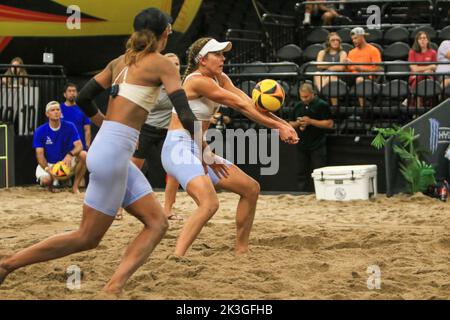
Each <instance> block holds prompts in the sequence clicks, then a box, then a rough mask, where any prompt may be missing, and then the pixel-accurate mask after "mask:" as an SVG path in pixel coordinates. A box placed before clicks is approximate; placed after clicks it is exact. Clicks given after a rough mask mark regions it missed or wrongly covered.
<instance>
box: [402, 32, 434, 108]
mask: <svg viewBox="0 0 450 320" xmlns="http://www.w3.org/2000/svg"><path fill="white" fill-rule="evenodd" d="M408 61H409V62H436V61H437V57H436V51H435V50H433V49H431V47H430V38H429V36H428V34H427V33H426V32H424V31H420V32H418V33H417V35H416V38H415V39H414V44H413V46H412V49H411V50H409V56H408ZM436 68H437V66H436V65H435V64H427V65H423V64H421V65H417V64H412V65H410V69H411V71H412V72H423V73H431V72H434V71H436ZM425 78H427V77H425V76H418V75H411V76H409V86H410V88H411V91H415V90H416V86H417V83H418V82H419V81H422V80H424V79H425ZM428 78H431V79H432V78H433V77H431V76H428ZM417 103H418V105H420V104H421V102H420V101H418V102H417Z"/></svg>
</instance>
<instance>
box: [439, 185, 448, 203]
mask: <svg viewBox="0 0 450 320" xmlns="http://www.w3.org/2000/svg"><path fill="white" fill-rule="evenodd" d="M447 197H448V190H447V188H446V187H445V184H442V186H441V188H440V189H439V199H440V200H441V201H443V202H446V201H447Z"/></svg>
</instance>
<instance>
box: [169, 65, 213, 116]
mask: <svg viewBox="0 0 450 320" xmlns="http://www.w3.org/2000/svg"><path fill="white" fill-rule="evenodd" d="M197 75H200V76H202V74H201V73H200V72H194V73H191V74H190V75H188V76H187V77H186V79H184V82H186V81H187V80H188V79H189V78H190V77H192V76H197ZM214 80H215V81H216V82H218V81H217V79H214ZM188 102H189V106H190V107H191V110H192V112H193V113H194V115H195V117H196V118H197V120H200V121H209V120H210V119H211V117H212V116H213V115H214V114H215V113H216V112H217V110H219V107H220V103H217V102H214V101H212V100H210V99H208V98H205V97H200V98H197V99H193V100H189V101H188ZM172 113H176V111H175V108H173V109H172Z"/></svg>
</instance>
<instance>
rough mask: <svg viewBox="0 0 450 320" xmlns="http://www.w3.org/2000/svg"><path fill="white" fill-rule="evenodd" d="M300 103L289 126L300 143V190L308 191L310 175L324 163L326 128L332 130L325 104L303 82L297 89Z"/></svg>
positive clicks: (327, 107)
mask: <svg viewBox="0 0 450 320" xmlns="http://www.w3.org/2000/svg"><path fill="white" fill-rule="evenodd" d="M299 96H300V100H301V102H299V103H297V104H296V105H295V107H294V115H293V119H292V120H293V121H289V123H290V124H291V126H292V127H293V128H294V129H296V130H297V133H298V137H299V138H300V142H299V143H298V144H297V147H298V156H299V159H298V161H299V180H300V181H299V188H300V191H312V190H314V189H313V187H312V182H313V181H312V179H311V173H312V172H313V170H314V169H316V168H321V167H324V166H326V164H327V145H326V135H325V134H326V129H332V128H333V120H332V119H330V107H329V105H328V103H326V102H325V101H323V100H322V99H320V98H319V97H316V95H315V94H314V90H313V87H312V85H311V84H309V83H305V84H303V85H302V86H301V87H300V89H299Z"/></svg>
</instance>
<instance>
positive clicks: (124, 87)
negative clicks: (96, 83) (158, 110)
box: [113, 67, 161, 112]
mask: <svg viewBox="0 0 450 320" xmlns="http://www.w3.org/2000/svg"><path fill="white" fill-rule="evenodd" d="M123 72H125V73H124V75H123V82H122V83H120V84H119V92H118V94H117V95H119V96H122V97H124V98H126V99H128V100H130V101H132V102H134V103H136V104H137V105H138V106H140V107H141V108H144V109H145V110H146V111H148V112H150V111H151V110H152V109H153V107H154V106H155V104H156V100H157V99H158V96H159V92H160V90H161V86H158V87H148V86H141V85H137V84H131V83H126V80H127V73H128V67H125V68H123V69H122V71H120V73H119V75H118V76H117V77H116V79H115V80H114V83H113V85H115V84H116V81H117V79H119V77H120V76H121V75H122V73H123Z"/></svg>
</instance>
